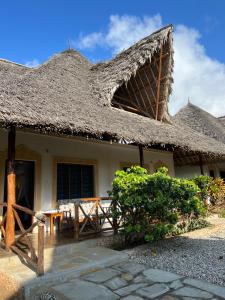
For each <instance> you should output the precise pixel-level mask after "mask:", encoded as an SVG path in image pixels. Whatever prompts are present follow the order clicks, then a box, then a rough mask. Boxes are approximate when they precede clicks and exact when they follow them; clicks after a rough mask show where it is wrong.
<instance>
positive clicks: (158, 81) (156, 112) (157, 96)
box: [155, 45, 163, 120]
mask: <svg viewBox="0 0 225 300" xmlns="http://www.w3.org/2000/svg"><path fill="white" fill-rule="evenodd" d="M162 55H163V45H162V46H161V49H160V54H159V71H158V78H157V94H156V111H155V119H156V120H158V115H159V100H160V87H161V74H162Z"/></svg>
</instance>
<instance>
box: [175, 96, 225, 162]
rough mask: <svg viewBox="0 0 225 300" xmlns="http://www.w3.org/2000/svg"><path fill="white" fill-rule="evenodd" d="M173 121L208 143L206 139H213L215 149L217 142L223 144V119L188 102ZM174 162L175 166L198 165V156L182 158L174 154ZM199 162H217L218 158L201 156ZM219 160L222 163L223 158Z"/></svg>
mask: <svg viewBox="0 0 225 300" xmlns="http://www.w3.org/2000/svg"><path fill="white" fill-rule="evenodd" d="M173 120H174V123H175V124H177V125H178V126H179V125H181V126H186V127H188V128H191V129H192V130H194V131H195V132H199V133H201V134H203V135H204V137H205V140H206V141H208V138H212V139H214V142H215V145H216V147H217V142H219V143H223V144H225V122H224V118H223V117H221V118H216V117H214V116H213V115H211V114H210V113H208V112H206V111H205V110H203V109H201V108H200V107H198V106H196V105H193V104H192V103H190V102H188V104H187V105H186V106H185V107H183V108H182V109H181V110H180V111H179V112H178V113H177V114H176V115H175V116H174V118H173ZM174 160H175V164H177V165H179V164H181V165H182V164H188V163H190V164H193V163H194V162H195V163H199V157H198V156H196V155H193V154H192V155H190V154H189V155H183V156H182V154H181V152H179V153H177V152H175V155H174ZM201 160H202V161H203V163H210V162H213V161H217V162H218V158H216V157H215V158H214V159H210V160H209V158H208V157H207V155H202V157H201ZM221 160H223V161H224V158H223V159H222V158H221Z"/></svg>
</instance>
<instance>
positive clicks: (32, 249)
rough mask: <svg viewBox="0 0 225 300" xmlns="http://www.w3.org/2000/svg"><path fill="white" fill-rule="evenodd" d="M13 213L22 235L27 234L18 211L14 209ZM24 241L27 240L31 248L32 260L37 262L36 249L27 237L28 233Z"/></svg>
mask: <svg viewBox="0 0 225 300" xmlns="http://www.w3.org/2000/svg"><path fill="white" fill-rule="evenodd" d="M13 212H14V216H15V219H16V221H17V224H18V225H19V228H20V230H21V232H22V233H25V229H24V227H23V224H22V222H21V220H20V217H19V215H18V213H17V211H16V210H15V209H13ZM24 239H25V240H26V242H27V245H28V248H29V250H30V253H31V258H32V259H33V260H34V261H37V255H36V253H35V249H34V247H33V245H32V242H31V240H30V239H29V237H28V236H27V233H26V234H25V235H24Z"/></svg>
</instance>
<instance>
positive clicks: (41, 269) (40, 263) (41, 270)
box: [37, 223, 45, 276]
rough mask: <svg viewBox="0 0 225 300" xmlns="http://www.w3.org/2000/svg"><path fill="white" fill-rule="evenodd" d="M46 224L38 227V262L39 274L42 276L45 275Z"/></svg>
mask: <svg viewBox="0 0 225 300" xmlns="http://www.w3.org/2000/svg"><path fill="white" fill-rule="evenodd" d="M44 231H45V224H44V223H40V224H39V225H38V261H37V274H38V276H41V275H43V274H44V235H45V233H44Z"/></svg>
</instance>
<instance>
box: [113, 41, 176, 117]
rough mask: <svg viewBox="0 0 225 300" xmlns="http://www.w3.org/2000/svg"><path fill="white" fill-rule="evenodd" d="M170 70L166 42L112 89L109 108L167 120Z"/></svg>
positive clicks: (168, 46) (169, 48)
mask: <svg viewBox="0 0 225 300" xmlns="http://www.w3.org/2000/svg"><path fill="white" fill-rule="evenodd" d="M171 68H172V54H171V47H170V44H169V41H168V42H165V43H164V44H163V45H161V47H160V49H159V50H158V51H156V52H155V53H154V54H153V55H152V57H151V61H150V59H148V60H147V61H146V62H145V63H144V64H143V65H142V66H141V67H139V68H138V69H137V71H136V73H135V74H133V75H132V76H131V77H130V79H129V80H128V81H127V82H124V83H123V84H122V85H121V86H120V87H119V88H118V89H117V90H116V92H115V93H114V96H113V99H112V101H111V105H112V106H113V107H116V108H119V109H123V110H126V111H129V112H132V113H136V114H139V115H142V116H145V117H149V118H152V119H155V120H158V121H164V120H168V97H169V94H170V84H171V81H172V78H171Z"/></svg>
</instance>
